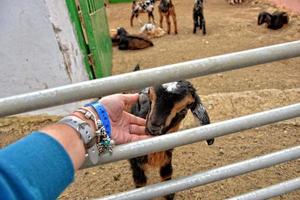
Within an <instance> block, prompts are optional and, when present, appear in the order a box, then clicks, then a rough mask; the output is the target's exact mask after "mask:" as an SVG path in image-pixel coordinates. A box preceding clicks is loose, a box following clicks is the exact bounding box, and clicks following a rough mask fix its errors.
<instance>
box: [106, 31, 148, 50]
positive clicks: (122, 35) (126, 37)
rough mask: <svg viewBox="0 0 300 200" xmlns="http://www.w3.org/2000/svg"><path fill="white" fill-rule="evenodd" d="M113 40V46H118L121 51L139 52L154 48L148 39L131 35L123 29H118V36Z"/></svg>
mask: <svg viewBox="0 0 300 200" xmlns="http://www.w3.org/2000/svg"><path fill="white" fill-rule="evenodd" d="M111 40H112V44H113V46H117V45H118V46H119V49H120V50H138V49H145V48H148V47H152V46H153V43H152V41H151V40H149V39H148V38H145V37H142V36H138V35H130V34H129V33H128V32H127V31H126V30H125V29H124V28H123V27H119V28H117V34H116V35H115V36H113V37H112V38H111Z"/></svg>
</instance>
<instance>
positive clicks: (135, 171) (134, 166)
mask: <svg viewBox="0 0 300 200" xmlns="http://www.w3.org/2000/svg"><path fill="white" fill-rule="evenodd" d="M129 162H130V166H131V170H132V178H133V181H134V184H135V187H136V188H140V187H144V186H145V185H146V184H147V177H146V175H145V171H144V169H143V168H142V167H141V165H143V164H142V163H140V161H139V160H138V159H137V158H133V159H130V160H129Z"/></svg>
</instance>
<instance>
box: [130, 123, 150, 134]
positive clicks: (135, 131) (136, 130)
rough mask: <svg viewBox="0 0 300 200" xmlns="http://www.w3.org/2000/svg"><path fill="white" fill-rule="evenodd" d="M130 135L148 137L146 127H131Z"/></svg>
mask: <svg viewBox="0 0 300 200" xmlns="http://www.w3.org/2000/svg"><path fill="white" fill-rule="evenodd" d="M130 134H136V135H146V134H147V133H146V131H145V126H137V125H130Z"/></svg>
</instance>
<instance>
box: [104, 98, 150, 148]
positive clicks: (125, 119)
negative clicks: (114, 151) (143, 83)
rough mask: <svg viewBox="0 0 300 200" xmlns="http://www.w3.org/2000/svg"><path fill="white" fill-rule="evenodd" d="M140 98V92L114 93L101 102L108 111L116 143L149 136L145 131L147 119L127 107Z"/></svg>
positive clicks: (112, 135) (112, 134)
mask: <svg viewBox="0 0 300 200" xmlns="http://www.w3.org/2000/svg"><path fill="white" fill-rule="evenodd" d="M137 100H138V94H114V95H110V96H106V97H103V98H102V99H100V100H99V102H100V103H101V104H102V105H103V106H104V107H105V109H106V111H107V112H108V115H109V118H110V123H111V128H112V133H111V137H112V139H113V140H114V141H115V142H116V144H123V143H128V142H133V141H137V140H142V139H146V138H149V137H150V136H149V135H147V134H146V132H145V124H146V120H145V119H143V118H140V117H137V116H134V115H132V114H130V113H128V112H127V111H126V108H127V107H129V106H131V105H132V104H134V103H135V102H136V101H137Z"/></svg>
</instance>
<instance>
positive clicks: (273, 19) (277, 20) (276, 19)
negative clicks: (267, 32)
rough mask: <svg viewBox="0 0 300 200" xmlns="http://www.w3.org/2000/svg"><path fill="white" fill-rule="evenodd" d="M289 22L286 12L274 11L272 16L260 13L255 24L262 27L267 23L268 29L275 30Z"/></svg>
mask: <svg viewBox="0 0 300 200" xmlns="http://www.w3.org/2000/svg"><path fill="white" fill-rule="evenodd" d="M288 22H289V17H288V15H287V13H286V12H281V11H275V12H273V13H272V14H270V13H268V12H261V13H259V15H258V20H257V24H258V25H262V24H263V23H267V27H268V28H269V29H273V30H277V29H280V28H282V27H283V25H284V24H287V23H288Z"/></svg>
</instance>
